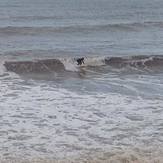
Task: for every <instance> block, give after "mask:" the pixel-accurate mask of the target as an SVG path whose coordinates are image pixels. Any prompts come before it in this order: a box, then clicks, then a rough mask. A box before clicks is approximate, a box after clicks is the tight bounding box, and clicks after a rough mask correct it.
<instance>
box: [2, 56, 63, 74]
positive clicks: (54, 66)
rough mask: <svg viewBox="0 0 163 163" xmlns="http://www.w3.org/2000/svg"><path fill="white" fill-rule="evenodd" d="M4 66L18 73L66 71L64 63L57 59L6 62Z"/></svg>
mask: <svg viewBox="0 0 163 163" xmlns="http://www.w3.org/2000/svg"><path fill="white" fill-rule="evenodd" d="M4 66H5V67H6V69H7V70H8V71H13V72H16V73H31V72H34V73H46V72H51V71H64V65H63V64H62V63H61V62H60V61H59V60H57V59H47V60H40V61H22V62H5V64H4Z"/></svg>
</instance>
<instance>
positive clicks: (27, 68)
mask: <svg viewBox="0 0 163 163" xmlns="http://www.w3.org/2000/svg"><path fill="white" fill-rule="evenodd" d="M84 61H85V63H84V64H83V65H81V66H79V65H77V62H76V59H75V58H69V59H68V58H67V59H66V58H62V59H45V60H37V61H6V62H5V63H4V66H5V67H6V69H7V70H8V71H12V72H16V73H47V72H63V71H66V70H67V71H74V72H75V71H78V70H79V71H80V69H83V68H84V69H85V70H86V69H87V68H90V67H94V68H99V67H101V69H102V68H103V67H104V66H105V67H107V66H109V67H110V68H109V69H108V72H109V70H111V68H116V69H119V70H121V69H122V68H129V67H131V68H132V67H133V68H136V69H137V70H139V69H142V70H143V69H149V70H162V71H163V56H132V57H105V58H99V57H94V58H91V57H90V58H89V57H88V58H87V57H86V58H85V60H84ZM94 70H95V69H94Z"/></svg>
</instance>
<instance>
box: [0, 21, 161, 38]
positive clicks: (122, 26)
mask: <svg viewBox="0 0 163 163" xmlns="http://www.w3.org/2000/svg"><path fill="white" fill-rule="evenodd" d="M153 27H155V28H161V29H162V27H163V22H131V23H117V24H116V23H115V24H92V25H70V26H59V27H52V26H42V27H30V26H29V27H25V26H24V27H21V26H20V27H19V26H7V27H0V35H33V34H38V35H41V34H52V33H67V32H69V33H71V32H95V31H99V32H100V31H111V32H114V31H116V32H117V31H126V32H127V31H139V30H141V29H144V28H145V29H146V30H147V29H149V28H153Z"/></svg>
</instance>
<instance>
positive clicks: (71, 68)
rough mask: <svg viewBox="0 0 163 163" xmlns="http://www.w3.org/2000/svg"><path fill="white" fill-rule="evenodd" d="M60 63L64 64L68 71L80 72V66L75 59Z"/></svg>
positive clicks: (64, 60)
mask: <svg viewBox="0 0 163 163" xmlns="http://www.w3.org/2000/svg"><path fill="white" fill-rule="evenodd" d="M60 61H61V62H62V63H63V64H64V67H65V69H66V70H67V71H72V72H76V71H79V69H78V66H77V64H76V62H75V60H74V59H71V58H64V59H63V58H62V59H60Z"/></svg>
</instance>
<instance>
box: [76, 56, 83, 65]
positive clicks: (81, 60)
mask: <svg viewBox="0 0 163 163" xmlns="http://www.w3.org/2000/svg"><path fill="white" fill-rule="evenodd" d="M76 61H77V65H82V64H84V57H82V58H77V59H76Z"/></svg>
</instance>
